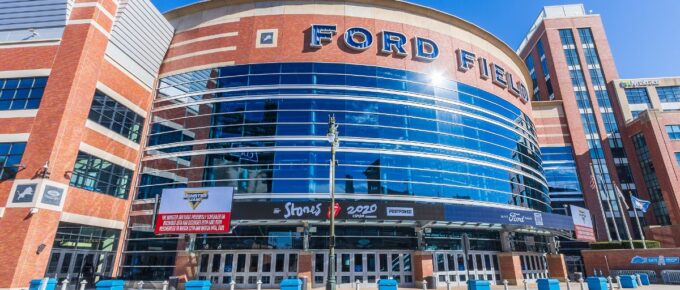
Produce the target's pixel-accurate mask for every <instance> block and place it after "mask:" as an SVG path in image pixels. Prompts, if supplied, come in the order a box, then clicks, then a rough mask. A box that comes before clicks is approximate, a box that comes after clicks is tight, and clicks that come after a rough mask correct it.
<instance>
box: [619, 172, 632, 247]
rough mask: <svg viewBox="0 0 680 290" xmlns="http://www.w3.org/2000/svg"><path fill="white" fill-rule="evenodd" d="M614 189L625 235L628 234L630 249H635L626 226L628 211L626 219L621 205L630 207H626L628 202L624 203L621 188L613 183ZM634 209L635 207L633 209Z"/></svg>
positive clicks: (627, 208)
mask: <svg viewBox="0 0 680 290" xmlns="http://www.w3.org/2000/svg"><path fill="white" fill-rule="evenodd" d="M614 190H615V191H616V197H617V199H618V200H619V210H620V211H621V220H622V221H623V228H624V229H625V230H626V235H628V243H629V244H630V248H631V249H635V246H634V245H633V236H632V235H631V234H630V228H629V227H628V221H629V220H630V213H629V214H628V218H627V219H626V214H625V210H623V206H624V205H625V206H626V210H629V209H630V208H629V207H628V203H626V200H625V199H624V197H623V192H621V189H620V188H619V187H618V186H616V184H614ZM633 210H635V209H633Z"/></svg>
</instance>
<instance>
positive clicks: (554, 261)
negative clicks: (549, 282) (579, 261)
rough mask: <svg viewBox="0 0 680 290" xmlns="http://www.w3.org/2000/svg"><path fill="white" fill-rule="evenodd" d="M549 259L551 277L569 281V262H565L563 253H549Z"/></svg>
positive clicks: (547, 256)
mask: <svg viewBox="0 0 680 290" xmlns="http://www.w3.org/2000/svg"><path fill="white" fill-rule="evenodd" d="M546 258H547V259H548V271H549V273H550V277H551V278H553V279H558V280H560V281H561V282H566V281H567V276H568V273H567V264H566V263H565V262H564V255H563V254H547V255H546Z"/></svg>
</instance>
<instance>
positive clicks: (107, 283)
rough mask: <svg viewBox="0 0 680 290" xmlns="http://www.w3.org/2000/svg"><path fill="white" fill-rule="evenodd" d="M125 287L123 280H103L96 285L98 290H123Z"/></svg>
mask: <svg viewBox="0 0 680 290" xmlns="http://www.w3.org/2000/svg"><path fill="white" fill-rule="evenodd" d="M124 285H125V281H123V280H102V281H99V282H97V284H95V286H96V287H97V290H123V288H124Z"/></svg>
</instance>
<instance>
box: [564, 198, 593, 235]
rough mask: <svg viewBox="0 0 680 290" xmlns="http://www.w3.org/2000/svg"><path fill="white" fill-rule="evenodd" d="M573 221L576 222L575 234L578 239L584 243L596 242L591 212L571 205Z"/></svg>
mask: <svg viewBox="0 0 680 290" xmlns="http://www.w3.org/2000/svg"><path fill="white" fill-rule="evenodd" d="M570 207H571V220H572V221H573V222H574V232H575V233H576V239H577V240H579V241H584V242H594V241H595V231H594V230H593V219H592V216H591V215H590V211H589V210H587V209H585V208H582V207H578V206H575V205H571V206H570Z"/></svg>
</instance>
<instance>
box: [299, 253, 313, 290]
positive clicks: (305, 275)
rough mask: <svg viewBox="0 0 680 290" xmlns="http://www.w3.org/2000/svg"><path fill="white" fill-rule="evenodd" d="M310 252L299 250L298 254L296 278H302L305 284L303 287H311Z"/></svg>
mask: <svg viewBox="0 0 680 290" xmlns="http://www.w3.org/2000/svg"><path fill="white" fill-rule="evenodd" d="M312 257H313V256H312V253H310V252H307V251H301V252H300V255H298V278H300V279H303V280H304V281H305V283H306V284H307V285H305V288H303V289H312V282H313V281H314V280H313V279H314V278H313V277H312Z"/></svg>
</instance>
